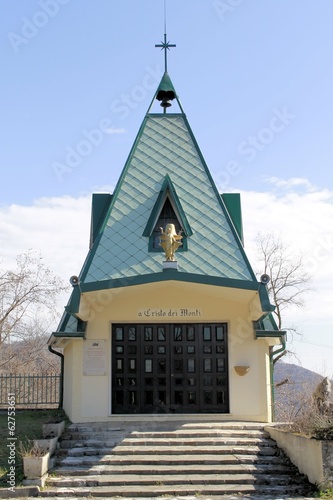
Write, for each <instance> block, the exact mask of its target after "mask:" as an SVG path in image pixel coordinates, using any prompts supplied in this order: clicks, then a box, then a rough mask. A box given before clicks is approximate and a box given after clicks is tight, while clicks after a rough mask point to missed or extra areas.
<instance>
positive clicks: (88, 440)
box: [40, 419, 311, 498]
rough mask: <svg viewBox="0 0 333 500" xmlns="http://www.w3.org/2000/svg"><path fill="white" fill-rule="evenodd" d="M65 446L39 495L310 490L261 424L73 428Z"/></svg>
mask: <svg viewBox="0 0 333 500" xmlns="http://www.w3.org/2000/svg"><path fill="white" fill-rule="evenodd" d="M60 445H61V448H60V449H59V450H58V453H57V464H56V467H55V469H54V471H53V474H52V476H51V477H49V479H48V482H47V488H46V489H45V490H44V491H42V492H40V495H41V496H49V497H53V496H62V497H65V498H71V497H74V498H77V497H82V496H86V497H88V496H91V497H132V498H133V497H136V498H137V497H143V498H144V497H158V496H168V495H170V496H173V495H177V496H187V495H192V496H193V495H194V496H199V495H209V496H214V495H227V494H244V495H245V494H255V495H259V496H260V495H265V496H266V497H267V496H269V497H270V498H279V497H281V496H283V495H288V496H289V497H293V496H295V497H296V496H301V495H305V494H307V493H308V492H309V491H311V487H310V485H309V483H307V481H306V480H305V479H304V477H302V476H300V475H299V474H298V473H297V470H296V469H295V468H294V467H293V466H292V465H291V464H290V462H289V461H288V460H287V459H286V457H285V456H284V455H283V454H282V452H281V451H280V450H279V449H278V448H277V447H276V444H275V442H274V441H272V440H271V439H270V438H269V435H268V434H267V433H266V432H265V431H264V430H263V425H262V424H256V423H244V422H211V421H205V420H204V419H203V420H202V421H200V422H190V423H189V422H188V423H185V422H161V423H154V422H153V421H152V422H151V423H147V421H146V422H144V423H143V422H141V423H140V422H139V423H137V424H136V425H134V423H131V424H128V423H123V424H121V427H116V426H115V425H111V424H108V423H101V424H72V425H71V426H70V427H68V429H67V430H66V431H65V434H63V436H62V439H61V443H60Z"/></svg>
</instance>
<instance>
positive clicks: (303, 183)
mask: <svg viewBox="0 0 333 500" xmlns="http://www.w3.org/2000/svg"><path fill="white" fill-rule="evenodd" d="M265 180H266V182H268V183H269V184H273V185H274V186H275V187H276V188H277V189H285V190H292V189H295V188H296V187H303V188H307V190H308V191H315V190H316V189H317V188H316V187H315V186H314V185H313V184H312V183H311V182H310V181H309V180H308V179H304V178H302V177H291V178H290V179H281V178H279V177H267V178H266V179H265Z"/></svg>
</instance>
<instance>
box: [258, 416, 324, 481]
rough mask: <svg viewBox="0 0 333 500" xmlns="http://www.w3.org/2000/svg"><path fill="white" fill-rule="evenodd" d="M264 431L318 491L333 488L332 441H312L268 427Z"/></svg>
mask: <svg viewBox="0 0 333 500" xmlns="http://www.w3.org/2000/svg"><path fill="white" fill-rule="evenodd" d="M265 430H266V431H267V432H269V434H270V436H271V438H272V439H274V441H276V443H277V445H278V447H279V448H281V449H282V450H283V451H284V452H285V454H286V455H287V457H289V459H290V460H291V462H292V463H293V464H294V465H295V466H296V467H297V468H298V470H299V471H300V473H301V474H305V475H306V476H307V478H308V480H309V481H310V483H312V484H315V485H316V486H317V487H318V488H319V489H320V490H325V489H328V488H332V487H333V441H321V440H317V439H312V438H309V437H306V436H301V435H299V434H293V433H292V432H289V431H287V430H285V429H277V428H276V427H274V426H269V425H268V426H266V427H265Z"/></svg>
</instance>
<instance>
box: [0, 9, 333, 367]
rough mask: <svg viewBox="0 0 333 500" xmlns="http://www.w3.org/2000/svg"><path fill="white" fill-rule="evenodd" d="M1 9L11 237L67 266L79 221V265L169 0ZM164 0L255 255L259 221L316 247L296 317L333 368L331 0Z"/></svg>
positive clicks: (189, 96) (128, 138) (156, 63)
mask: <svg viewBox="0 0 333 500" xmlns="http://www.w3.org/2000/svg"><path fill="white" fill-rule="evenodd" d="M0 9H1V16H0V33H1V44H0V57H1V62H2V66H3V72H2V78H1V81H0V111H1V117H2V123H1V148H0V168H1V184H0V243H1V250H2V254H4V255H5V256H6V257H7V258H8V259H10V258H11V257H12V256H13V255H14V254H15V253H18V252H19V251H21V250H22V249H24V248H25V247H28V246H33V247H35V248H37V249H41V251H42V253H43V254H44V255H45V256H46V258H47V259H49V260H50V262H51V265H54V266H55V267H57V270H58V271H59V272H60V274H63V275H64V277H66V279H67V273H70V274H69V275H71V274H75V273H74V271H70V269H69V264H68V269H67V268H66V267H65V264H64V263H63V259H62V261H59V263H58V264H57V262H58V261H57V255H59V253H60V254H62V253H63V254H64V255H65V254H66V251H65V250H66V248H67V247H66V246H64V245H65V244H64V243H63V242H64V241H65V242H66V245H68V250H67V251H68V252H70V253H71V255H72V254H73V252H72V250H71V249H72V248H73V242H72V240H71V237H73V235H75V238H76V243H75V245H76V247H77V251H76V259H77V260H75V259H74V258H73V257H71V258H72V259H73V260H72V261H70V265H71V269H73V267H74V266H76V267H78V268H79V267H80V266H81V264H82V260H83V258H84V255H85V252H86V250H87V239H88V233H89V228H88V225H89V203H90V196H91V193H92V192H94V191H100V190H108V191H109V190H110V191H112V189H113V187H114V185H115V183H116V181H117V179H118V177H119V175H120V172H121V170H122V168H123V165H124V163H125V161H126V158H127V155H128V154H129V151H130V148H131V146H132V143H133V141H134V138H135V136H136V134H137V132H138V129H139V126H140V124H141V121H142V119H143V117H144V115H145V113H146V111H147V108H148V106H149V104H150V101H151V99H152V97H153V95H154V92H155V89H156V87H157V85H158V83H159V80H160V78H161V76H162V73H163V63H164V61H163V54H162V53H161V51H160V49H156V48H155V47H154V45H155V44H156V43H159V42H160V41H161V40H162V38H163V33H164V20H163V10H164V8H163V0H142V1H138V0H94V1H92V0H15V1H13V0H1V2H0ZM167 11H168V15H167V18H168V40H170V41H171V42H172V43H176V44H177V47H176V48H175V49H172V50H171V51H170V52H169V57H168V65H169V73H170V76H171V78H172V81H173V83H174V86H175V88H176V90H177V93H178V95H179V98H180V100H181V102H182V105H183V107H184V110H185V112H186V114H187V117H188V119H189V122H190V124H191V127H192V130H193V132H194V134H195V136H196V139H197V141H198V143H199V146H200V148H201V151H202V153H203V155H204V157H205V159H206V162H207V164H208V167H209V168H210V170H211V172H212V175H213V177H214V179H215V181H216V183H217V184H218V186H219V188H220V189H221V191H241V192H242V199H243V212H244V225H245V237H246V238H247V240H246V242H247V245H248V251H249V253H250V258H251V255H252V254H253V255H254V250H253V249H254V246H253V240H254V236H255V233H256V232H257V231H260V230H263V231H266V230H273V231H277V233H278V234H280V235H281V237H282V238H283V239H285V240H286V241H290V244H291V245H292V246H293V247H294V248H295V249H296V250H300V251H302V252H303V253H304V254H305V255H306V256H307V258H308V261H309V263H310V264H309V266H310V268H311V269H310V270H311V271H313V272H314V275H315V285H316V288H317V292H316V294H315V295H313V296H311V297H310V299H309V302H308V304H307V308H306V311H305V312H302V313H300V312H299V311H295V312H294V313H292V314H291V318H290V319H291V320H292V321H293V322H294V323H300V324H302V328H303V329H304V332H305V339H307V342H311V341H312V342H313V344H315V343H316V344H321V345H323V346H326V347H324V348H323V349H322V350H320V352H319V347H317V348H316V347H315V346H310V345H309V344H308V349H307V346H306V345H302V346H300V347H297V349H299V353H300V358H301V359H303V362H304V364H305V365H306V366H308V367H310V365H311V367H314V368H316V369H317V370H319V368H318V367H319V366H322V365H323V364H326V365H327V366H326V369H328V370H330V369H331V367H332V365H333V363H332V361H333V350H332V348H333V341H332V333H333V332H332V330H333V320H332V318H331V317H330V315H329V308H330V307H331V300H332V299H333V295H332V288H331V285H330V283H331V277H333V268H332V264H331V261H332V258H331V257H332V254H333V243H332V239H331V238H333V236H332V216H333V205H332V199H333V186H332V180H333V174H332V162H333V152H332V131H333V100H332V89H333V64H332V47H333V43H332V42H333V30H332V19H333V3H332V1H331V0H319V1H317V2H313V1H310V0H293V1H290V0H279V1H273V0H252V1H251V2H250V1H248V0H220V1H214V0H195V1H194V0H191V1H190V0H181V1H179V0H167ZM101 129H103V131H101ZM97 130H99V132H98V131H97ZM83 214H86V215H85V218H86V219H87V220H85V221H82V220H81V219H82V218H83ZM51 220H52V221H53V227H50V221H51ZM65 220H66V221H72V225H71V232H67V231H68V229H65V227H64V226H66V224H64V221H65ZM23 221H24V223H23ZM74 226H75V227H74ZM18 228H19V229H18ZM55 230H56V232H57V236H58V239H57V240H55V242H54V243H53V246H52V248H50V246H48V245H47V242H48V241H51V240H52V234H50V235H49V236H46V234H47V231H50V233H51V232H52V231H55ZM75 231H77V234H76V233H75ZM59 232H60V234H59ZM61 232H62V233H61ZM327 238H328V239H327ZM56 242H57V243H56ZM57 244H58V245H62V248H61V250H59V248H58V250H56V249H55V246H56V245H57ZM71 245H72V246H71ZM66 260H70V259H69V258H66ZM62 266H63V267H62ZM76 273H77V272H76ZM318 322H319V323H320V327H318ZM314 330H316V333H315V334H314ZM314 335H315V336H314ZM298 344H299V342H298ZM304 344H305V342H304ZM315 349H318V354H316V362H315V364H313V363H312V364H311V358H312V356H314V354H313V353H314V352H317V351H315ZM321 360H322V361H321Z"/></svg>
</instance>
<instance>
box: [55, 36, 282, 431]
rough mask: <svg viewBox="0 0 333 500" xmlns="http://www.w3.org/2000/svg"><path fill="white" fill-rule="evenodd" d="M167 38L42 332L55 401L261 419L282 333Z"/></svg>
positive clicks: (75, 412) (267, 415) (268, 414)
mask: <svg viewBox="0 0 333 500" xmlns="http://www.w3.org/2000/svg"><path fill="white" fill-rule="evenodd" d="M169 46H170V45H169V43H168V42H166V36H165V42H164V44H162V48H163V49H164V51H165V73H164V74H163V77H162V79H161V82H160V85H159V86H158V88H157V90H156V93H155V95H154V97H153V100H152V103H151V106H150V107H149V109H148V112H147V114H146V116H145V117H144V120H143V123H142V125H141V128H140V130H139V132H138V135H137V137H136V139H135V141H134V144H133V147H132V149H131V151H130V153H129V157H128V159H127V161H126V164H125V167H124V169H123V171H122V173H121V176H120V178H119V181H118V183H117V185H116V188H115V190H114V192H113V193H112V194H93V196H92V212H91V234H90V247H89V251H88V255H87V258H86V260H85V262H84V264H83V267H82V270H81V272H80V274H79V276H72V278H71V284H72V286H73V290H72V294H71V297H70V299H69V302H68V305H67V306H66V308H65V313H64V315H63V317H62V319H61V321H60V324H59V327H58V329H57V331H56V332H54V333H53V334H52V335H51V337H50V339H49V349H50V350H51V351H53V349H55V348H56V349H59V348H60V349H62V354H60V356H61V357H62V369H63V377H64V378H63V408H64V410H65V411H66V413H67V415H68V417H69V418H70V420H71V421H72V422H92V421H112V419H117V418H118V419H119V418H120V416H121V418H124V419H128V418H133V415H136V416H138V415H140V414H142V415H144V414H145V415H154V416H156V418H158V416H160V415H164V417H165V415H170V416H171V415H179V414H182V415H184V414H187V415H194V414H212V415H215V417H216V419H224V420H228V419H229V420H248V421H258V422H269V421H271V420H272V414H273V409H272V404H273V386H272V368H273V358H274V356H276V354H277V353H279V352H282V351H283V350H284V348H285V332H282V331H279V330H278V328H277V326H276V324H275V322H274V319H273V317H272V314H271V313H272V311H273V310H274V307H273V306H272V305H271V304H270V301H269V298H268V294H267V290H266V285H267V282H268V280H269V277H268V276H267V275H263V276H262V277H261V278H259V280H258V279H257V277H256V276H255V274H254V272H253V270H252V268H251V265H250V263H249V261H248V259H247V256H246V254H245V251H244V246H243V228H242V212H241V203H240V196H239V194H235V193H219V191H218V189H217V187H216V185H215V183H214V181H213V179H212V176H211V174H210V172H209V170H208V167H207V165H206V163H205V160H204V158H203V156H202V154H201V151H200V149H199V146H198V144H197V142H196V139H195V137H194V135H193V132H192V130H191V128H190V125H189V122H188V121H187V117H186V115H185V113H184V110H183V108H182V105H181V102H180V100H179V98H178V96H177V93H176V90H175V88H174V86H173V84H172V81H171V79H170V76H169V74H168V72H167V64H166V54H167V50H168V49H169ZM158 104H160V106H159V105H158ZM274 346H276V347H274Z"/></svg>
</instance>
